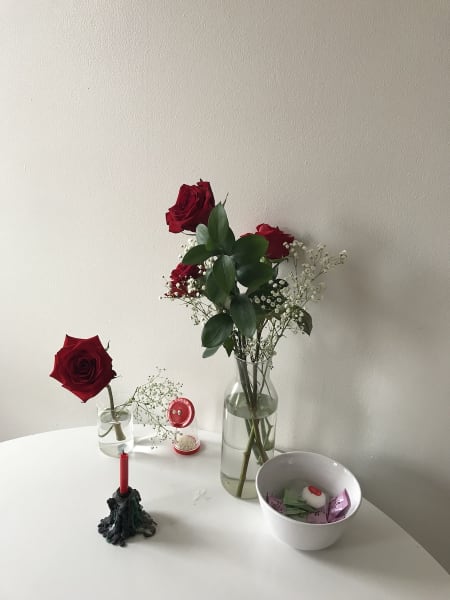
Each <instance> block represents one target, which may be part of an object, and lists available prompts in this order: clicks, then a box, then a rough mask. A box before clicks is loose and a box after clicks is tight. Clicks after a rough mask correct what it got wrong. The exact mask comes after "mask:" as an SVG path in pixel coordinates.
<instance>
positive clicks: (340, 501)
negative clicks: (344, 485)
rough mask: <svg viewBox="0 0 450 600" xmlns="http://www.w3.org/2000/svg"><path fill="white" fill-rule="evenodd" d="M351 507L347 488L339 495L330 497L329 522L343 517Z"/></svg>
mask: <svg viewBox="0 0 450 600" xmlns="http://www.w3.org/2000/svg"><path fill="white" fill-rule="evenodd" d="M349 508H350V498H349V495H348V493H347V490H344V491H342V492H341V493H340V494H338V495H337V496H334V497H333V498H330V502H329V503H328V513H327V521H328V523H334V521H339V520H340V519H343V518H344V517H345V515H346V514H347V511H348V509H349Z"/></svg>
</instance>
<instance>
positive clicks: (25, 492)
mask: <svg viewBox="0 0 450 600" xmlns="http://www.w3.org/2000/svg"><path fill="white" fill-rule="evenodd" d="M200 433H201V439H202V449H201V451H200V452H199V453H198V454H196V455H193V456H180V455H177V454H175V453H174V452H173V451H172V449H171V448H170V446H162V447H160V448H158V449H157V450H148V449H146V448H145V447H142V448H140V447H138V448H137V450H136V452H134V453H133V454H131V455H130V459H129V473H130V479H129V483H130V486H131V487H134V488H136V489H138V490H139V492H140V494H141V497H142V505H143V507H144V509H145V510H146V511H147V512H149V513H150V514H151V515H152V517H153V518H154V519H155V520H156V521H157V523H158V529H157V533H156V535H155V536H154V537H151V538H144V537H143V536H140V535H139V536H135V537H133V538H130V539H129V540H128V543H127V546H126V547H125V548H121V547H120V546H113V545H111V544H108V543H107V542H106V540H105V539H104V538H103V537H102V536H101V535H100V534H99V533H98V531H97V525H98V523H99V521H100V519H101V518H103V517H105V516H107V515H108V514H109V508H108V506H107V504H106V500H107V498H109V497H110V496H111V495H112V493H113V492H114V491H115V490H116V489H117V487H118V485H119V461H118V460H117V459H113V458H109V457H107V456H104V455H103V454H101V453H100V451H99V450H98V447H97V438H96V430H95V428H94V427H83V428H78V429H68V430H60V431H53V432H49V433H44V434H37V435H32V436H28V437H24V438H19V439H16V440H10V441H7V442H3V443H1V444H0V481H1V489H2V493H1V494H0V509H1V510H0V514H1V515H2V524H1V531H2V534H3V535H2V549H1V552H0V557H1V558H0V566H1V569H0V574H1V575H0V598H1V599H2V600H31V599H37V600H41V599H42V600H43V599H45V600H53V599H55V600H72V599H73V600H75V599H76V600H90V599H95V600H103V599H105V600H106V599H107V600H116V599H117V600H119V599H120V600H128V599H131V598H158V599H162V598H167V599H169V600H172V599H180V600H191V599H192V600H203V599H210V598H214V599H215V600H222V599H223V600H225V599H227V600H229V598H233V599H234V600H241V599H244V598H248V599H250V600H265V599H267V600H269V599H270V600H274V599H276V598H282V599H283V600H291V599H292V600H294V599H295V600H298V599H299V598H307V597H311V598H314V599H316V600H317V599H319V600H320V599H322V598H323V599H327V600H328V599H331V600H340V599H342V600H354V599H356V598H362V599H363V600H371V599H373V600H389V599H392V600H401V599H405V600H406V599H408V600H414V599H417V600H424V599H428V598H429V599H430V600H431V599H432V600H440V599H442V600H449V598H450V575H448V574H447V573H446V571H445V570H444V569H443V568H442V567H441V566H440V565H439V564H438V563H437V562H436V561H435V560H434V559H433V558H432V557H431V556H430V555H429V554H428V553H427V552H426V551H425V550H424V549H423V548H422V547H421V546H420V545H419V544H418V543H417V542H415V541H414V540H413V539H412V538H411V537H410V536H409V535H408V534H407V533H406V532H405V531H404V530H403V529H401V528H400V527H399V526H398V525H396V524H395V523H394V522H393V521H392V520H391V519H389V518H388V517H387V516H386V515H385V514H383V513H382V512H381V511H379V510H378V509H377V508H375V507H374V506H373V505H372V504H370V503H369V502H367V501H363V503H362V506H361V509H360V511H359V513H358V514H357V516H356V517H355V518H354V519H353V521H352V523H350V524H349V528H348V529H347V531H346V532H345V534H344V537H343V538H342V539H341V540H340V541H339V542H338V543H337V544H336V545H335V546H333V547H331V548H328V549H326V550H322V551H319V552H301V551H296V550H293V549H292V548H290V547H289V546H286V545H285V544H283V543H282V542H280V541H278V540H277V539H275V538H274V537H272V535H271V534H270V532H269V531H268V530H267V529H266V526H265V523H264V522H263V520H262V514H261V510H260V508H259V505H258V503H257V501H242V500H237V499H235V498H233V497H231V496H230V495H228V494H227V492H225V491H224V490H223V489H222V487H221V484H220V481H219V461H220V443H219V437H218V436H217V434H208V433H205V432H200Z"/></svg>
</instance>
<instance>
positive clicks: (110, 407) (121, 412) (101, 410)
mask: <svg viewBox="0 0 450 600" xmlns="http://www.w3.org/2000/svg"><path fill="white" fill-rule="evenodd" d="M97 436H98V446H99V448H100V450H101V451H102V452H103V453H104V454H107V455H108V456H112V457H115V458H117V457H119V456H120V455H121V454H122V453H123V452H126V453H127V454H128V453H129V452H131V450H132V449H133V447H134V434H133V413H132V410H131V409H130V408H127V407H125V406H123V405H122V404H119V405H115V404H114V401H113V398H112V393H110V392H109V391H108V397H106V396H102V397H101V398H100V400H99V401H98V402H97Z"/></svg>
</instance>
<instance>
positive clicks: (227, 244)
mask: <svg viewBox="0 0 450 600" xmlns="http://www.w3.org/2000/svg"><path fill="white" fill-rule="evenodd" d="M235 241H236V238H235V237H234V233H233V231H232V230H231V229H230V228H228V231H227V237H226V238H225V241H224V243H223V244H222V245H223V249H224V251H225V254H233V252H234V245H235Z"/></svg>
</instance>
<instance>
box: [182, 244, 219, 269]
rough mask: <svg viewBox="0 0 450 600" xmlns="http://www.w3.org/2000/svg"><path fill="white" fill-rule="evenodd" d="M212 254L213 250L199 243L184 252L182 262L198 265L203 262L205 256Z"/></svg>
mask: <svg viewBox="0 0 450 600" xmlns="http://www.w3.org/2000/svg"><path fill="white" fill-rule="evenodd" d="M213 254H214V253H213V252H211V251H210V250H207V249H206V246H205V245H204V244H200V245H199V246H194V247H193V248H191V249H190V250H188V251H187V252H186V254H185V255H184V257H183V263H184V264H185V265H200V264H202V263H203V262H205V260H206V259H207V258H209V257H210V256H213Z"/></svg>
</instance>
